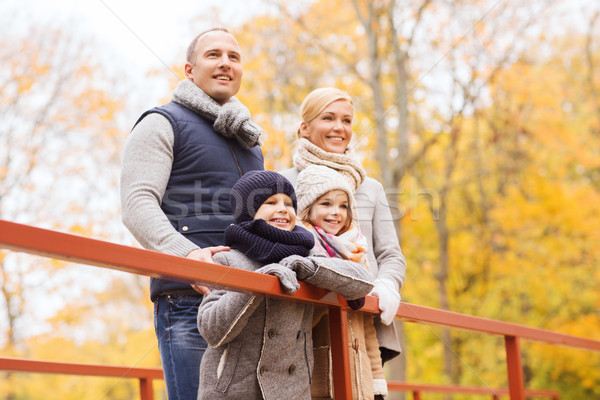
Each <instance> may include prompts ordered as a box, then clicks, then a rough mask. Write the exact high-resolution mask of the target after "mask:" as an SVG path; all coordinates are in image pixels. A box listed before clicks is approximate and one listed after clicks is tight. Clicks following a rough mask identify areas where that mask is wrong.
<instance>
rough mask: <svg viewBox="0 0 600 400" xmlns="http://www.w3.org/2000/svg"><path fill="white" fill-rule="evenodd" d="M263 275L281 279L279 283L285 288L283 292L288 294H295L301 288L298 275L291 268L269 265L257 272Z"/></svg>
mask: <svg viewBox="0 0 600 400" xmlns="http://www.w3.org/2000/svg"><path fill="white" fill-rule="evenodd" d="M256 272H260V273H261V274H267V275H275V276H276V277H278V278H279V283H281V286H282V287H283V292H284V293H286V294H294V293H296V290H298V288H300V284H299V283H298V279H297V278H296V273H295V272H294V271H292V270H291V269H289V268H286V267H284V266H282V265H279V264H268V265H265V266H264V267H261V268H259V269H257V270H256Z"/></svg>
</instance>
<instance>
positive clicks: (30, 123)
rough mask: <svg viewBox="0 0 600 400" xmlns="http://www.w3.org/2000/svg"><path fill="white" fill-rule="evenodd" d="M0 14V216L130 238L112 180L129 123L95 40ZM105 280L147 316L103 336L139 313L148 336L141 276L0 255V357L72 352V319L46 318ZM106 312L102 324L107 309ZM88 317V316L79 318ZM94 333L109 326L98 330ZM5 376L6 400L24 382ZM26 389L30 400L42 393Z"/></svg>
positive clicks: (95, 291) (121, 92) (101, 290)
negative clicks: (56, 349)
mask: <svg viewBox="0 0 600 400" xmlns="http://www.w3.org/2000/svg"><path fill="white" fill-rule="evenodd" d="M1 19H2V21H1V22H2V25H3V35H2V37H1V38H0V59H1V60H2V65H3V68H2V71H1V72H0V87H1V88H2V89H0V90H1V91H2V96H1V97H0V116H1V119H2V121H3V123H2V125H1V126H0V218H2V219H5V220H11V221H15V222H20V223H24V224H30V225H32V226H37V227H45V228H50V229H56V230H62V231H67V232H71V233H75V234H79V235H85V236H94V237H96V238H102V239H107V240H111V241H117V242H127V243H130V242H131V241H130V239H129V238H128V237H127V236H126V235H125V234H124V230H123V229H122V227H121V226H120V215H119V206H118V186H117V182H118V176H119V175H118V173H119V166H120V152H121V146H122V143H123V141H124V137H125V135H126V129H127V128H128V127H129V126H130V124H131V121H130V117H129V116H128V115H124V113H123V112H124V111H125V110H126V109H127V108H126V107H127V106H128V105H127V104H126V103H125V100H126V99H127V96H126V95H125V93H126V92H127V90H128V89H129V88H128V87H127V86H128V85H126V84H123V82H120V81H117V76H116V75H115V76H114V77H113V76H111V74H110V72H109V71H108V70H107V69H106V68H105V67H104V66H103V64H102V63H103V62H104V60H102V59H101V58H100V53H98V52H97V51H95V48H94V43H93V41H92V40H91V39H89V38H86V37H85V35H82V34H80V33H78V34H75V33H74V32H75V29H73V30H68V29H65V28H64V27H63V28H59V27H58V26H57V24H45V23H39V21H36V22H32V21H29V20H27V17H26V16H25V15H24V14H22V13H18V12H8V13H4V14H3V15H2V17H1ZM118 78H119V80H120V79H122V78H123V77H122V76H120V77H118ZM117 82H119V84H118V85H117ZM112 280H118V281H121V280H122V281H124V282H128V286H129V293H130V294H131V295H133V294H137V298H138V300H137V302H136V303H133V304H132V305H131V306H132V307H133V308H135V307H137V306H139V305H140V304H144V306H143V307H142V308H143V309H144V311H145V314H144V313H140V310H139V309H135V310H130V311H128V315H129V317H126V318H124V320H123V321H122V323H123V326H120V327H119V329H114V332H112V333H111V335H116V334H117V332H120V335H127V334H128V333H129V331H131V330H136V329H140V328H139V326H140V325H139V321H138V323H137V326H134V321H133V320H132V318H131V315H137V316H142V315H145V317H146V318H145V319H144V321H145V324H144V328H143V329H145V330H147V331H150V332H151V326H152V324H151V313H150V311H149V306H148V304H149V302H148V300H147V297H148V296H147V293H146V292H147V290H146V289H145V287H146V286H147V283H146V280H145V279H140V278H138V277H135V276H126V277H124V276H123V275H118V274H114V273H110V272H103V271H101V270H99V269H96V268H91V267H82V266H76V265H72V264H67V263H63V262H57V261H52V260H47V259H42V258H38V257H31V256H27V255H23V254H19V253H13V252H9V251H4V250H3V251H0V310H1V311H2V315H0V321H1V323H0V326H2V329H1V330H0V349H2V354H3V355H7V356H25V357H35V356H37V357H39V356H40V355H42V354H45V355H48V354H47V353H44V352H43V351H41V347H40V346H39V342H38V340H39V339H40V338H44V339H45V340H50V341H52V339H51V338H57V340H58V338H59V337H61V338H62V339H61V340H62V341H63V345H62V353H61V355H63V356H64V355H65V354H67V353H69V351H68V350H67V346H66V345H65V343H69V346H71V348H73V349H74V348H76V343H77V340H81V337H82V336H81V334H80V333H76V332H75V331H76V328H75V326H74V325H73V323H74V322H73V320H70V321H71V328H72V329H69V327H68V326H65V325H68V323H67V321H69V319H68V318H64V319H63V320H62V326H63V327H64V329H57V328H58V326H60V324H58V322H53V321H52V320H51V319H49V317H50V316H52V314H53V313H55V312H56V311H57V310H62V311H61V312H60V314H59V315H61V316H63V317H65V316H66V315H72V316H74V315H75V314H74V313H75V312H76V309H74V308H73V306H74V304H77V302H78V301H80V300H81V298H90V297H95V296H97V295H98V296H100V295H102V294H104V295H108V294H109V293H111V291H112V290H113V289H112V286H113V285H112V284H111V281H112ZM117 298H118V297H117ZM130 300H131V299H128V300H126V299H124V300H123V301H130ZM134 304H136V305H137V306H134ZM86 315H88V316H89V318H85V317H86ZM104 318H105V321H110V318H111V313H107V314H106V315H104ZM90 319H91V313H90V314H85V315H82V316H81V318H77V322H78V323H84V322H85V321H88V322H89V321H90ZM125 322H128V323H129V325H127V324H125ZM124 326H127V327H128V328H127V329H125V328H124ZM101 332H104V333H106V332H107V330H97V333H101ZM108 332H110V331H108ZM49 333H50V334H49ZM88 335H89V333H88ZM107 337H108V336H107ZM44 339H42V341H43V340H44ZM36 343H38V344H36ZM144 352H147V349H144ZM74 354H77V355H78V356H79V358H78V359H74V360H73V361H85V360H86V357H85V356H84V355H83V354H82V353H74ZM115 354H119V353H115ZM56 356H57V355H54V357H48V358H55V357H56ZM87 361H94V360H92V359H88V360H87ZM113 363H114V362H113ZM153 363H154V364H156V358H154V360H153ZM8 376H9V378H8V379H7V382H8V386H7V385H3V386H2V387H1V388H0V392H1V393H2V394H3V395H4V396H5V398H7V399H11V398H15V396H17V395H19V396H20V395H23V392H19V391H18V390H25V391H26V390H28V388H30V386H29V385H27V384H26V383H25V382H27V380H26V378H24V377H22V376H21V375H20V376H19V377H16V376H15V375H12V374H8ZM15 379H16V380H18V382H19V383H20V384H17V383H16V381H15ZM11 382H12V384H11ZM5 383H6V382H5ZM133 387H134V388H135V386H133ZM17 388H19V389H18V390H17ZM27 393H29V394H28V395H27V397H28V398H44V395H43V394H42V393H38V395H39V396H41V397H36V396H38V395H35V396H34V395H33V394H32V393H33V392H27Z"/></svg>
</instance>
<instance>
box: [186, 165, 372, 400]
mask: <svg viewBox="0 0 600 400" xmlns="http://www.w3.org/2000/svg"><path fill="white" fill-rule="evenodd" d="M231 205H232V209H233V211H234V217H235V224H232V225H230V226H229V227H228V228H227V229H226V231H225V243H226V244H227V245H228V246H230V247H231V250H229V251H224V252H220V253H217V254H215V255H214V256H213V260H214V261H215V262H216V263H219V264H222V265H229V266H233V267H236V268H244V269H248V270H251V271H256V272H260V273H265V274H271V275H275V276H277V277H278V278H279V280H280V283H281V285H282V286H283V290H284V291H285V292H287V293H294V292H295V290H296V289H297V287H298V283H297V281H296V279H298V280H303V281H306V282H308V283H311V284H313V285H316V286H319V287H322V288H325V289H329V290H333V289H335V291H336V292H338V293H339V294H341V295H342V296H344V298H346V299H356V298H360V297H363V296H365V295H366V294H368V293H369V291H370V290H371V289H372V287H373V285H372V284H371V278H370V276H369V274H368V272H367V271H366V270H364V268H362V267H361V266H360V265H359V264H357V263H354V262H349V261H345V260H341V259H334V258H325V257H312V256H311V257H306V256H308V255H309V252H310V251H311V249H312V248H313V246H314V239H313V236H312V234H311V233H310V232H308V231H307V230H306V229H304V228H302V227H300V226H296V206H297V204H296V197H295V193H294V188H293V187H292V185H291V183H290V182H289V181H288V180H287V179H285V178H284V177H283V176H282V175H280V174H278V173H276V172H272V171H251V172H248V173H247V174H245V175H244V176H243V177H242V178H240V180H239V181H238V182H237V183H236V184H235V185H234V186H233V189H232V192H231ZM312 318H313V306H312V305H310V304H305V303H298V302H291V301H282V300H275V299H271V298H265V297H263V296H253V295H249V294H245V293H238V292H233V291H227V290H213V291H212V292H211V293H210V294H209V295H208V296H205V297H204V299H203V301H202V304H201V305H200V307H199V310H198V330H199V331H200V333H201V334H202V336H203V337H204V338H205V339H206V341H207V342H208V344H209V345H210V347H208V348H207V349H206V353H205V354H204V357H203V358H202V363H201V365H200V389H199V391H198V399H199V400H200V399H211V400H212V399H272V400H281V399H286V400H291V399H310V381H311V374H312V368H313V355H312V332H311V328H312Z"/></svg>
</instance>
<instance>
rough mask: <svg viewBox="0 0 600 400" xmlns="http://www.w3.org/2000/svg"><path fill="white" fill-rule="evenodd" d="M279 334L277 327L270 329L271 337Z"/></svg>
mask: <svg viewBox="0 0 600 400" xmlns="http://www.w3.org/2000/svg"><path fill="white" fill-rule="evenodd" d="M275 336H277V331H276V330H275V329H269V338H271V339H273V338H274V337H275Z"/></svg>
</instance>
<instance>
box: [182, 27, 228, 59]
mask: <svg viewBox="0 0 600 400" xmlns="http://www.w3.org/2000/svg"><path fill="white" fill-rule="evenodd" d="M213 31H223V32H227V33H229V34H231V32H229V31H228V30H227V29H226V28H211V29H208V30H205V31H204V32H202V33H200V34H199V35H198V36H196V37H195V38H194V40H192V42H191V43H190V45H189V46H188V49H187V62H189V63H190V64H194V63H195V62H196V53H197V50H196V44H197V43H198V40H200V38H201V37H202V36H204V35H206V34H207V33H208V32H213Z"/></svg>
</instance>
